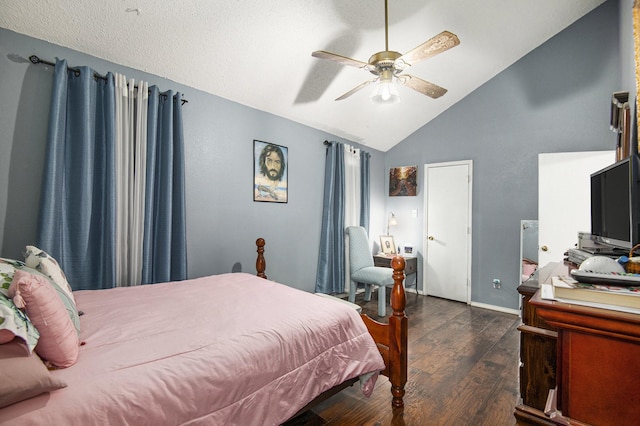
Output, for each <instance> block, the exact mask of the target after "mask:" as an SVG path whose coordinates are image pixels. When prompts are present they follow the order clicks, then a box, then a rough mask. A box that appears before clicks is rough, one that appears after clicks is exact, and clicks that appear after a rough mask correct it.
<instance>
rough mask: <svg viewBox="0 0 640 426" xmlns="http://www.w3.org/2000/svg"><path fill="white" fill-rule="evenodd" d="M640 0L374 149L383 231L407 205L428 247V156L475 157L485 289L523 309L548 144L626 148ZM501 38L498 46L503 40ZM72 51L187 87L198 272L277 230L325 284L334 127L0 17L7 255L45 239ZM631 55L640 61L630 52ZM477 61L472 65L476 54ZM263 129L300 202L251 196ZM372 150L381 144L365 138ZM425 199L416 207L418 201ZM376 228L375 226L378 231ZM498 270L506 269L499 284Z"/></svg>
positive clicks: (590, 22) (431, 159)
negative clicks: (620, 108)
mask: <svg viewBox="0 0 640 426" xmlns="http://www.w3.org/2000/svg"><path fill="white" fill-rule="evenodd" d="M632 3H633V0H619V1H618V0H609V1H607V2H606V3H604V4H603V5H602V6H601V7H599V8H598V9H596V10H594V11H593V12H592V13H590V14H589V15H587V16H585V17H584V18H583V19H581V20H580V21H578V22H576V23H575V24H574V25H572V26H571V27H570V28H568V29H567V30H565V31H564V32H562V33H561V34H559V35H558V36H556V37H554V38H553V39H551V40H549V41H548V42H547V43H545V44H544V45H542V46H540V47H539V48H538V49H536V50H534V51H533V52H531V53H530V54H528V55H527V56H525V57H524V58H522V59H521V60H520V61H518V62H516V63H515V64H513V65H512V66H511V67H510V68H508V69H507V70H505V71H504V72H502V73H501V74H499V75H497V76H496V77H495V78H494V79H492V80H491V81H489V82H487V83H486V84H485V85H483V86H482V87H480V88H479V89H478V90H476V91H475V92H473V93H471V94H470V95H469V96H467V97H466V98H465V99H463V100H462V101H460V102H459V103H458V104H456V105H454V106H453V107H451V108H450V109H449V110H447V111H445V112H444V113H443V114H441V115H440V116H439V117H437V118H436V119H435V120H434V121H432V122H431V123H429V124H428V125H426V126H424V127H423V128H421V129H419V130H418V131H416V132H415V133H414V134H413V135H411V136H410V137H408V138H407V139H406V140H405V141H403V142H402V143H400V144H399V145H397V146H396V147H394V148H393V149H391V150H390V151H388V152H387V153H381V152H378V151H371V150H370V152H371V153H372V157H371V161H372V162H371V184H372V186H371V195H372V206H371V212H372V221H371V230H372V231H371V235H372V237H375V236H377V235H378V234H382V233H384V232H385V227H386V217H387V214H388V212H389V211H394V212H395V213H396V214H397V215H398V216H399V223H400V224H399V225H398V226H397V227H396V228H394V230H393V234H394V235H395V236H396V241H398V242H401V243H404V242H412V243H413V244H414V246H415V248H416V249H417V251H418V254H420V255H422V250H423V247H422V243H423V242H422V230H423V226H422V224H423V220H424V217H423V214H422V211H423V202H424V201H423V197H424V193H423V189H424V188H423V183H424V182H423V179H424V177H423V166H424V164H427V163H435V162H443V161H454V160H463V159H472V160H473V161H474V188H473V258H472V300H473V301H474V302H478V303H482V304H489V305H496V306H501V307H504V308H508V309H517V308H518V295H517V292H516V285H517V282H518V271H519V266H518V265H519V235H520V234H519V226H520V220H521V219H535V218H537V156H538V153H541V152H563V151H591V150H607V149H612V148H613V143H614V140H615V139H614V137H613V134H612V133H611V132H610V131H609V129H608V117H609V101H610V98H611V93H612V92H614V91H618V90H629V91H632V92H633V90H634V85H635V74H634V71H633V59H632V55H633V40H632V27H631V23H630V15H631V4H632ZM496 48H498V47H496ZM31 54H36V55H38V56H40V57H41V58H43V59H48V60H53V59H54V58H56V57H60V58H65V59H67V60H68V62H69V64H71V65H89V66H91V67H93V68H94V69H95V70H97V71H98V72H100V73H102V74H104V73H106V72H107V71H117V72H121V73H124V74H126V75H127V76H128V77H133V78H136V79H144V80H147V81H149V82H150V83H151V84H157V85H158V86H159V87H160V88H161V89H162V90H167V89H174V90H179V91H181V92H184V93H185V97H186V98H187V99H188V100H189V103H188V104H187V105H185V108H184V127H185V141H186V161H187V165H186V166H187V176H186V179H187V220H188V224H187V231H188V236H187V237H188V259H189V263H188V267H189V276H190V277H197V276H202V275H207V274H217V273H223V272H230V271H231V270H232V269H237V268H238V265H237V264H238V263H239V264H240V266H241V268H242V270H243V271H248V272H251V271H253V269H254V264H255V247H254V241H255V239H256V238H257V237H259V236H261V237H264V238H265V239H266V241H267V247H266V248H267V251H266V254H267V274H268V275H269V277H270V278H272V279H274V280H276V281H279V282H282V283H285V284H288V285H291V286H293V287H297V288H300V289H303V290H307V291H312V290H313V287H314V282H315V273H316V264H317V253H318V246H319V236H320V221H321V215H322V211H321V210H322V190H323V188H322V186H323V175H324V169H323V167H324V152H325V149H324V146H323V144H322V141H324V140H325V139H330V140H339V141H342V142H347V143H348V142H349V141H346V140H342V139H339V138H336V137H335V136H333V135H330V134H326V133H324V132H321V131H318V130H315V129H312V128H309V127H306V126H303V125H300V124H298V123H295V122H292V121H289V120H286V119H283V118H280V117H276V116H273V115H271V114H267V113H264V112H261V111H257V110H255V109H252V108H248V107H246V106H243V105H240V104H237V103H234V102H230V101H227V100H225V99H221V98H219V97H216V96H213V95H210V94H207V93H204V92H201V91H198V90H196V89H193V88H191V87H186V86H183V85H180V84H177V83H175V82H172V81H169V80H166V79H163V78H160V77H158V76H154V75H149V74H147V73H144V72H141V71H137V70H133V69H129V68H126V67H122V66H120V65H118V64H113V63H110V62H107V61H103V60H100V59H97V58H94V57H91V56H88V55H85V54H83V53H80V52H77V51H72V50H69V49H66V48H63V47H60V46H56V45H53V44H50V43H47V42H44V41H41V40H36V39H33V38H30V37H26V36H23V35H19V34H16V33H13V32H11V31H8V30H4V29H0V99H1V100H2V102H0V256H5V257H14V258H15V257H19V256H20V251H21V249H22V247H24V245H26V244H28V243H31V242H33V240H34V237H35V221H36V212H37V208H38V197H39V187H40V173H41V172H40V170H41V167H42V156H43V147H44V140H45V137H46V123H47V112H48V109H49V105H48V103H49V93H50V89H51V78H52V70H50V69H46V68H45V67H42V66H33V65H30V64H29V63H25V62H24V58H28V56H29V55H31ZM630 56H631V60H629V57H630ZM469 67H473V64H469ZM253 139H259V140H263V141H269V142H274V143H277V144H280V145H284V146H287V147H288V148H289V156H290V169H289V203H288V204H285V205H283V204H269V203H254V202H253V201H252V192H251V184H252V160H253V156H252V146H253ZM365 149H367V150H369V149H368V148H365ZM407 165H418V166H419V177H418V178H419V187H418V188H419V193H418V196H417V197H391V198H390V197H388V196H387V195H386V194H387V193H388V192H387V191H388V175H387V173H388V169H389V167H396V166H407ZM413 209H416V210H417V211H418V217H417V218H415V219H414V218H411V217H410V212H411V210H413ZM374 239H375V238H374ZM493 278H500V279H502V289H501V290H494V289H493V288H492V286H491V280H492V279H493Z"/></svg>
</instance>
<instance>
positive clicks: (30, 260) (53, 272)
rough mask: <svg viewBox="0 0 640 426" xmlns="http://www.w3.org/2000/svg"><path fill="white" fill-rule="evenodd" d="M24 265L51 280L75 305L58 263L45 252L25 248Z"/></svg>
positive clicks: (28, 247)
mask: <svg viewBox="0 0 640 426" xmlns="http://www.w3.org/2000/svg"><path fill="white" fill-rule="evenodd" d="M24 263H25V264H26V265H27V266H28V267H29V268H33V269H35V270H37V271H38V272H41V273H43V274H45V275H46V276H48V277H49V278H51V279H52V280H53V282H54V283H56V284H57V285H58V287H60V288H61V289H62V290H63V291H64V292H65V293H67V296H69V299H70V300H71V301H72V302H73V304H74V305H75V303H76V301H75V299H74V298H73V293H72V291H71V285H70V284H69V282H68V281H67V277H66V276H65V274H64V272H63V271H62V268H61V267H60V265H59V264H58V262H57V261H56V260H55V259H54V258H53V257H51V256H50V255H49V254H48V253H47V252H45V251H43V250H40V249H39V248H38V247H35V246H27V247H25V250H24Z"/></svg>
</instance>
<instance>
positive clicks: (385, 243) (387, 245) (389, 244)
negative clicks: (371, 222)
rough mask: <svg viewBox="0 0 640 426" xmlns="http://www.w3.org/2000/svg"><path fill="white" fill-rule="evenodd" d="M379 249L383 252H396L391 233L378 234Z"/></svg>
mask: <svg viewBox="0 0 640 426" xmlns="http://www.w3.org/2000/svg"><path fill="white" fill-rule="evenodd" d="M380 250H382V252H383V253H384V254H396V244H395V243H394V242H393V235H380Z"/></svg>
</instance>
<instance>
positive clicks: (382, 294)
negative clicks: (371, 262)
mask: <svg viewBox="0 0 640 426" xmlns="http://www.w3.org/2000/svg"><path fill="white" fill-rule="evenodd" d="M386 290H387V287H386V286H383V285H379V286H378V316H379V317H384V316H386V315H387V292H386Z"/></svg>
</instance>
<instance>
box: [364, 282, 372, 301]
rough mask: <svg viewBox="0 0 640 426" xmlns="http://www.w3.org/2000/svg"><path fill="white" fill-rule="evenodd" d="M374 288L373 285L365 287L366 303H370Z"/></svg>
mask: <svg viewBox="0 0 640 426" xmlns="http://www.w3.org/2000/svg"><path fill="white" fill-rule="evenodd" d="M372 288H373V286H372V285H371V284H365V285H364V301H365V302H368V301H370V300H371V289H372Z"/></svg>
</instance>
